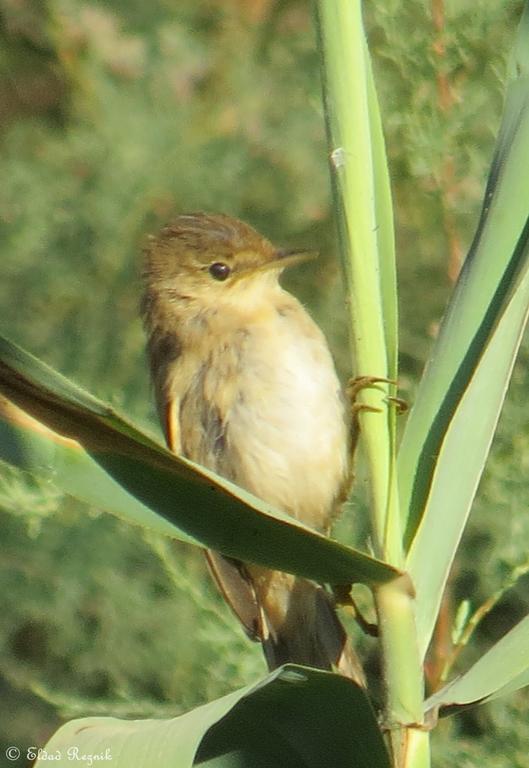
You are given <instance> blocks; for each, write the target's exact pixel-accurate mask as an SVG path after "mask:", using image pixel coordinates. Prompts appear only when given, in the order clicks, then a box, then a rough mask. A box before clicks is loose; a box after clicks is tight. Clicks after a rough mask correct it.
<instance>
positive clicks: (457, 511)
mask: <svg viewBox="0 0 529 768" xmlns="http://www.w3.org/2000/svg"><path fill="white" fill-rule="evenodd" d="M528 307H529V274H526V276H525V278H524V280H523V282H522V283H521V284H520V286H519V288H518V290H517V292H516V294H515V296H514V297H513V299H512V300H511V302H510V304H509V306H508V307H507V309H506V311H505V313H504V315H503V317H502V319H501V321H500V323H499V324H498V326H497V328H496V331H495V334H494V336H493V338H492V339H491V341H490V342H489V344H488V346H487V348H486V350H485V352H484V354H483V357H482V358H481V361H480V363H479V366H478V368H477V370H476V371H475V373H474V376H473V378H472V380H471V382H470V384H469V385H468V388H467V390H466V392H465V394H464V395H463V397H462V399H461V401H460V403H459V406H458V408H457V411H456V413H455V414H454V417H453V419H452V421H451V423H450V425H449V428H448V429H447V432H446V436H445V439H444V442H443V446H442V449H441V453H440V456H439V461H438V465H437V469H436V472H435V474H434V477H433V481H432V489H431V493H430V496H429V499H428V505H427V508H426V511H425V514H424V517H423V519H422V522H421V525H420V526H419V530H418V532H417V535H416V536H415V539H414V541H413V544H412V547H411V549H410V552H409V556H408V569H409V573H410V575H411V577H412V580H413V583H414V584H415V588H416V591H417V612H416V622H417V635H418V639H419V646H420V651H421V654H422V655H423V656H424V654H425V653H426V650H427V648H428V644H429V642H430V638H431V635H432V632H433V628H434V625H435V621H436V617H437V613H438V610H439V606H440V603H441V598H442V594H443V590H444V585H445V583H446V579H447V578H448V573H449V571H450V567H451V565H452V562H453V558H454V555H455V551H456V549H457V545H458V544H459V540H460V538H461V535H462V533H463V529H464V527H465V524H466V521H467V517H468V513H469V512H470V507H471V504H472V500H473V499H474V496H475V493H476V489H477V484H478V482H479V479H480V476H481V472H482V469H483V466H484V464H485V461H486V458H487V454H488V451H489V448H490V444H491V441H492V437H493V435H494V431H495V428H496V424H497V421H498V417H499V413H500V410H501V406H502V403H503V400H504V397H505V393H506V390H507V386H508V383H509V379H510V375H511V371H512V368H513V365H514V360H515V356H516V352H517V350H518V347H519V345H520V342H521V339H522V334H523V330H524V328H525V326H526V323H527V313H528Z"/></svg>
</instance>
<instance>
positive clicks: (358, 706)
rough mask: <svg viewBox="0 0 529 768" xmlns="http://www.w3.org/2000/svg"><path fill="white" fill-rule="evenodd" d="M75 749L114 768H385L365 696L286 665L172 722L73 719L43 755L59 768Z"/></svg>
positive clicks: (342, 682) (328, 677)
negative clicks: (54, 757)
mask: <svg viewBox="0 0 529 768" xmlns="http://www.w3.org/2000/svg"><path fill="white" fill-rule="evenodd" d="M75 748H78V749H79V754H82V753H84V754H105V750H108V751H107V754H108V755H110V758H109V759H111V760H112V766H113V768H145V766H156V767H158V766H169V765H171V766H173V765H174V766H178V768H190V767H191V766H192V765H201V766H204V767H205V766H208V767H209V768H212V767H213V766H215V768H228V767H230V768H234V766H237V767H238V768H250V766H251V768H256V766H259V768H271V767H272V766H274V768H321V766H322V765H332V766H333V768H350V767H351V766H353V765H354V766H355V768H389V760H388V755H387V752H386V749H385V746H384V740H383V737H382V733H381V731H380V728H379V727H378V724H377V721H376V717H375V715H374V713H373V710H372V709H371V706H370V703H369V700H368V699H367V697H366V695H365V693H364V691H363V690H362V689H361V688H359V687H358V686H356V685H355V684H354V683H351V681H349V680H346V679H345V678H343V677H341V676H339V675H333V674H329V673H325V672H318V671H316V670H310V669H305V668H303V667H296V666H293V665H289V666H286V667H283V668H281V669H279V670H277V671H276V672H274V673H272V674H271V675H269V676H268V677H267V678H266V679H265V680H263V681H262V682H260V683H258V684H257V685H252V686H248V687H246V688H243V689H241V690H239V691H236V692H234V693H231V694H228V695H227V696H224V697H223V698H222V699H218V700H217V701H213V702H211V703H209V704H205V705H204V706H202V707H199V708H198V709H195V710H193V711H192V712H188V713H187V714H185V715H181V716H180V717H177V718H174V719H172V720H143V721H142V720H135V721H130V720H129V721H126V720H117V719H115V718H85V719H82V720H74V721H72V722H70V723H67V724H66V725H65V726H63V727H62V728H61V729H60V730H59V731H58V732H57V733H56V734H55V735H54V736H53V737H52V739H51V740H50V741H49V742H48V744H47V745H46V752H47V753H48V754H56V755H58V756H59V759H58V760H57V761H56V762H54V765H56V766H57V767H58V768H59V767H60V766H66V765H70V763H69V762H68V759H69V756H71V755H72V752H71V750H72V749H75ZM45 765H46V763H45V760H41V761H38V762H37V767H38V768H43V767H44V766H45Z"/></svg>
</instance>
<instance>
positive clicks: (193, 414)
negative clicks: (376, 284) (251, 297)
mask: <svg viewBox="0 0 529 768" xmlns="http://www.w3.org/2000/svg"><path fill="white" fill-rule="evenodd" d="M213 337H215V338H216V343H215V344H214V345H209V348H208V349H205V348H203V349H202V350H201V351H200V354H198V355H197V359H196V364H195V370H194V372H193V375H192V377H191V384H190V386H189V387H188V388H187V390H186V392H185V394H184V396H183V398H181V400H180V402H181V406H180V426H181V437H182V449H183V452H184V454H185V455H187V456H189V458H191V459H193V460H195V461H198V462H200V463H202V464H204V465H206V466H208V467H210V468H211V469H214V470H216V471H217V472H218V473H219V474H221V475H223V476H225V477H227V478H229V479H231V480H233V481H234V482H236V483H237V484H238V485H240V486H241V487H244V488H246V489H247V490H249V491H251V492H252V493H254V494H255V495H256V496H258V497H260V498H261V499H263V500H264V501H267V502H269V503H270V504H272V505H274V506H276V507H278V508H279V509H282V510H284V511H285V512H288V513H289V514H292V515H294V516H295V517H300V518H302V519H303V521H304V522H305V523H306V524H308V525H311V526H312V527H315V528H319V529H325V528H326V527H327V526H328V524H329V522H330V520H331V517H332V514H333V509H334V506H335V502H336V499H337V497H338V496H339V494H340V492H341V490H342V487H343V484H344V481H345V477H346V471H347V455H348V450H347V430H346V425H345V420H344V410H343V401H342V397H341V393H340V385H339V382H338V379H337V376H336V373H335V370H334V365H333V362H332V359H331V355H330V353H329V350H328V347H327V344H326V342H325V339H324V337H323V335H322V333H321V331H320V330H319V328H318V327H317V326H316V325H315V324H314V323H313V321H312V320H311V319H310V318H309V316H308V315H307V314H306V312H305V311H304V310H303V309H302V308H301V306H300V305H298V304H297V303H296V304H292V305H289V306H287V307H286V308H284V310H283V311H282V312H280V311H275V310H274V312H273V313H270V314H268V316H266V317H265V318H263V319H262V321H261V322H260V321H259V320H258V321H257V322H255V321H254V322H248V323H246V324H244V323H242V324H241V323H237V324H236V325H235V326H234V327H233V328H231V329H230V328H229V327H227V328H226V329H225V332H224V333H222V334H221V335H220V336H219V335H218V334H213V333H212V334H210V335H208V338H210V339H211V338H213Z"/></svg>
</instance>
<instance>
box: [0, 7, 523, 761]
mask: <svg viewBox="0 0 529 768" xmlns="http://www.w3.org/2000/svg"><path fill="white" fill-rule="evenodd" d="M365 5H366V21H367V26H368V31H369V38H370V42H371V48H372V53H373V56H374V62H375V68H376V75H377V83H378V87H379V93H380V98H381V102H382V110H383V115H384V122H385V129H386V138H387V142H388V151H389V156H390V162H391V175H392V180H393V190H394V197H395V212H396V222H397V245H398V268H399V281H400V290H401V303H400V309H401V333H402V336H401V342H402V354H401V365H402V372H401V387H402V392H403V396H405V397H407V398H408V399H409V400H411V401H412V400H413V391H414V386H415V383H416V381H417V378H418V376H419V375H420V372H421V370H422V367H423V364H424V361H425V359H426V357H427V355H428V350H429V348H430V346H431V343H432V339H433V337H434V336H435V333H436V327H437V324H438V322H439V319H440V316H441V314H442V311H443V306H444V304H445V301H446V298H447V296H448V294H449V291H450V288H451V284H452V281H453V280H454V278H455V276H456V274H457V270H458V266H459V264H460V261H461V259H462V257H463V256H464V254H465V252H466V249H467V248H468V245H469V242H470V239H471V237H472V232H473V228H474V226H475V223H476V219H477V215H478V212H479V206H480V199H481V195H482V191H483V184H484V180H485V177H486V173H487V168H488V164H489V161H490V157H491V151H492V147H493V142H494V137H495V133H496V130H497V127H498V123H499V116H500V111H501V103H502V83H503V78H504V72H505V57H506V54H507V53H508V51H509V48H510V45H511V41H512V36H513V31H514V29H515V26H516V23H517V20H518V18H519V14H520V11H521V6H522V3H521V0H516V1H515V0H495V2H493V3H490V2H489V0H457V2H456V0H406V2H403V1H402V0H399V1H397V0H371V2H369V3H366V4H365ZM318 67H319V62H318V55H317V51H316V43H315V34H314V26H313V18H312V7H311V4H310V3H309V2H307V0H202V2H198V3H197V2H196V0H151V2H150V3H144V2H143V1H142V0H114V1H113V2H110V0H100V1H99V2H96V1H95V0H0V168H1V171H0V174H1V176H0V177H1V183H0V241H1V247H2V256H1V262H0V263H1V272H2V278H1V280H0V306H1V308H2V329H1V330H2V333H4V334H6V335H8V336H9V337H10V338H12V339H13V340H14V341H16V342H18V343H20V344H22V345H23V346H25V347H26V348H28V349H29V350H30V351H32V352H33V353H34V354H36V355H38V356H39V357H42V358H43V359H45V360H46V361H48V362H49V363H50V364H52V365H54V366H55V367H57V368H58V369H59V370H60V371H61V372H63V373H65V374H66V375H68V376H71V377H73V378H74V379H75V380H76V381H78V382H80V383H81V384H83V385H85V386H86V387H87V388H88V389H89V390H91V391H93V392H94V393H96V394H97V395H99V396H100V397H102V398H105V399H108V400H110V401H111V402H112V403H113V404H114V405H115V406H116V407H118V408H119V409H121V410H122V411H124V412H125V413H126V414H128V415H129V416H130V417H131V418H133V419H134V420H136V421H139V422H140V423H143V424H144V425H147V426H149V428H151V429H153V430H157V426H156V419H155V415H154V410H153V407H152V403H151V393H150V390H149V384H148V380H147V374H146V365H145V359H144V339H143V334H142V329H141V325H140V322H139V320H138V302H139V294H140V290H141V287H140V278H139V274H140V261H141V256H140V255H141V248H142V242H143V240H144V237H145V235H146V234H147V233H149V232H151V231H154V230H156V229H157V228H158V227H159V226H160V225H161V224H163V223H165V222H166V221H167V220H168V219H169V218H170V217H171V214H172V213H174V212H182V211H190V210H211V211H219V210H221V211H224V212H226V213H230V214H232V215H235V216H239V217H241V218H243V219H246V220H247V221H249V222H250V223H252V224H253V225H254V226H256V227H257V228H258V229H260V230H261V231H263V232H264V233H265V234H267V235H268V236H269V237H270V238H271V239H273V240H274V241H275V242H277V243H279V244H282V245H296V246H304V245H309V246H310V247H311V248H317V249H318V250H319V251H320V252H321V258H320V260H319V262H318V263H316V264H314V265H311V266H306V267H304V268H303V270H298V272H297V273H296V274H294V273H292V274H291V275H289V276H287V284H288V287H289V288H291V289H292V290H293V291H294V292H296V293H297V295H298V296H300V297H301V298H302V299H303V301H305V302H306V304H307V305H308V306H309V307H310V308H311V310H312V312H313V314H314V316H315V317H316V319H317V320H318V322H319V323H320V324H321V325H322V327H323V328H324V329H325V330H326V333H327V335H328V338H329V340H330V342H331V345H332V347H333V350H334V352H335V356H336V359H337V362H338V366H339V369H340V372H341V374H342V376H343V377H344V378H345V377H346V376H347V375H349V373H350V371H349V365H348V352H347V340H346V338H345V332H344V329H345V322H344V315H343V295H342V290H341V287H340V273H339V267H338V263H337V258H336V246H335V239H334V226H333V222H332V216H331V201H330V190H329V179H328V170H327V150H326V145H325V136H324V126H323V119H322V110H321V103H320V82H319V71H318ZM525 170H526V169H522V172H525ZM528 361H529V347H528V346H527V345H526V346H525V347H524V348H523V350H522V354H521V359H520V362H519V363H518V365H517V367H516V370H515V374H514V379H513V385H512V387H511V392H510V394H509V399H508V403H507V406H506V408H505V412H504V415H503V417H502V422H501V426H500V431H499V434H498V437H497V439H496V441H495V444H494V450H493V455H492V458H491V461H490V463H489V467H488V470H487V473H486V476H485V478H484V480H483V482H482V484H481V489H480V494H479V499H478V501H477V503H476V506H475V510H474V513H473V516H472V519H471V523H470V526H469V529H468V531H467V533H466V535H465V540H464V544H463V547H462V551H461V554H460V557H459V558H458V561H457V565H456V567H455V569H454V574H453V579H452V585H451V597H450V599H449V600H448V601H447V604H446V606H445V609H444V613H443V622H442V625H441V627H440V629H439V632H438V635H437V637H436V640H435V647H434V657H433V659H432V662H431V673H432V675H435V669H436V660H435V655H436V654H437V656H439V655H441V656H442V655H443V653H446V648H447V643H448V641H449V636H448V635H449V633H447V627H449V624H450V622H451V616H452V615H453V614H454V612H455V611H456V610H457V606H458V604H459V603H460V602H461V601H462V600H465V599H469V600H470V602H471V605H472V608H476V607H477V606H478V605H479V604H480V603H481V602H483V601H484V600H486V599H487V597H489V596H490V595H491V594H492V593H493V592H494V591H495V590H497V589H499V588H500V587H501V586H502V584H505V583H506V582H507V581H508V579H509V577H510V574H511V573H512V571H513V569H514V568H516V567H521V568H522V570H523V568H524V567H525V565H526V560H527V544H526V543H527V542H529V519H528V516H527V515H526V512H525V506H526V503H527V497H528V490H529V486H528V481H527V479H526V475H527V474H528V472H529V429H528V427H529V409H528V408H527V407H526V400H527V395H526V393H527V391H529V374H528V370H527V368H528V366H527V363H528ZM470 428H471V426H470ZM361 485H362V482H360V483H359V486H360V495H361ZM360 507H361V505H358V509H360ZM358 509H357V511H356V512H354V510H353V513H355V514H356V521H355V523H354V525H353V530H354V534H352V536H353V538H354V540H355V543H357V544H359V545H362V546H365V545H366V534H365V523H364V521H363V519H362V517H361V512H360V511H358ZM349 512H351V510H350V511H349ZM0 517H1V525H2V531H3V534H2V547H1V551H0V614H1V617H2V618H1V620H0V694H1V695H0V755H2V757H0V763H1V761H2V759H3V754H4V749H5V746H7V745H10V744H16V745H18V746H19V747H20V748H21V749H23V750H24V749H25V747H26V746H27V745H31V744H33V745H39V746H41V745H43V743H44V742H45V740H46V739H47V738H48V737H49V735H50V734H51V733H52V732H53V730H54V729H55V728H56V727H57V726H58V725H59V724H60V722H62V720H63V719H65V718H69V717H72V716H75V715H88V714H97V713H107V714H116V715H118V716H126V715H133V716H137V717H140V716H168V715H171V714H177V713H178V712H181V711H183V710H185V709H188V708H190V707H193V706H196V705H198V704H200V703H202V702H204V701H206V700H208V699H211V698H214V697H217V696H220V695H222V694H223V693H225V692H227V691H229V690H232V689H234V688H236V687H238V686H240V685H242V684H244V683H246V682H248V681H251V680H255V679H257V678H258V677H259V676H260V675H262V674H263V672H264V663H263V661H262V659H261V653H260V650H259V648H257V647H255V646H252V645H251V644H250V643H249V642H247V641H246V639H245V638H244V636H243V635H242V633H241V631H240V630H239V627H238V626H237V624H236V622H235V621H234V620H233V619H232V617H231V614H230V613H229V611H228V610H227V609H226V607H225V606H224V605H223V604H222V602H221V601H220V599H219V598H218V596H217V595H216V593H215V590H214V588H213V587H212V586H211V585H210V583H209V580H208V577H207V574H206V571H205V567H204V563H203V558H202V556H201V553H200V551H199V550H193V549H191V548H186V547H184V546H180V545H177V544H173V543H168V542H165V541H161V540H159V539H156V538H154V537H146V536H145V535H144V534H143V533H142V531H140V530H136V529H134V528H131V527H128V526H126V525H124V524H121V523H120V522H119V521H117V520H115V519H113V518H111V517H109V516H107V515H104V514H102V513H100V512H99V511H98V510H95V509H88V508H86V507H83V506H82V505H81V504H79V503H77V502H75V501H73V500H72V499H71V498H68V497H65V496H64V495H62V494H61V493H60V492H59V491H58V490H57V489H55V488H53V487H50V486H49V484H44V483H42V482H39V481H38V480H34V479H31V478H29V477H25V476H22V475H21V474H20V473H15V472H13V471H11V470H9V469H8V468H7V467H2V466H0ZM342 528H343V530H344V531H345V530H348V526H347V525H345V524H344V525H342ZM528 586H529V578H524V577H522V578H521V579H520V580H519V581H518V582H517V584H516V586H515V587H514V588H513V589H511V590H510V591H509V592H508V593H506V594H505V596H504V597H503V598H502V600H501V601H500V602H499V604H498V605H497V606H496V608H495V609H494V610H493V611H492V612H491V613H490V614H489V616H488V617H487V618H486V620H485V621H484V622H483V623H482V625H481V626H480V629H479V631H478V633H477V635H476V637H475V638H474V640H473V642H472V644H471V647H469V648H468V649H467V650H466V651H465V653H464V654H463V657H462V662H463V663H465V661H468V660H469V659H471V658H472V657H473V656H475V655H476V654H477V653H478V652H479V650H480V649H483V648H485V647H487V645H488V644H490V642H491V641H492V640H494V639H495V638H497V637H499V636H500V635H501V634H503V633H504V632H505V631H506V630H507V629H508V628H509V627H510V626H511V625H512V623H513V622H514V621H515V620H517V619H518V618H520V617H521V616H522V615H524V614H525V613H526V612H527V611H528V608H529V600H528V599H527V588H528ZM528 711H529V695H528V693H527V692H526V691H521V692H519V693H517V694H515V695H514V696H512V697H510V698H509V699H508V700H507V701H504V702H502V701H500V702H498V703H495V704H494V705H490V706H488V707H483V708H481V709H479V710H476V711H474V712H472V713H469V714H468V715H465V716H461V717H459V718H458V719H452V720H450V721H446V722H445V723H443V724H442V726H441V727H440V729H439V730H438V733H437V734H436V736H435V737H434V749H435V754H436V756H437V764H443V763H444V764H454V765H458V766H459V767H460V768H464V767H465V766H471V765H476V764H477V762H478V760H483V761H484V762H485V764H486V765H487V766H498V768H499V767H500V766H501V767H503V766H505V767H506V766H528V765H529V758H528V757H527V755H528V754H529V729H528V728H527V717H528ZM21 765H22V763H21Z"/></svg>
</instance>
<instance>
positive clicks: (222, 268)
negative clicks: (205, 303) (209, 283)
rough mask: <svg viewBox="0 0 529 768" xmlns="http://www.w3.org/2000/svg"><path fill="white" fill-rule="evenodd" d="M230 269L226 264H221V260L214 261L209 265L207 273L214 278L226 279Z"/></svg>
mask: <svg viewBox="0 0 529 768" xmlns="http://www.w3.org/2000/svg"><path fill="white" fill-rule="evenodd" d="M230 272H231V269H230V268H229V267H228V265H227V264H223V262H222V261H216V262H215V263H214V264H211V265H210V267H209V274H210V275H211V277H214V278H215V280H227V278H228V277H229V276H230Z"/></svg>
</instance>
